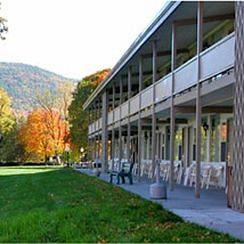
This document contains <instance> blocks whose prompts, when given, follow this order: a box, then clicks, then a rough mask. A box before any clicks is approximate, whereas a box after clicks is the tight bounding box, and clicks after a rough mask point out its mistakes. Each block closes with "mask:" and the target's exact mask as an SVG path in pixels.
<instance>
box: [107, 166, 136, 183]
mask: <svg viewBox="0 0 244 244" xmlns="http://www.w3.org/2000/svg"><path fill="white" fill-rule="evenodd" d="M133 166H134V163H123V164H122V169H121V170H120V171H111V172H109V176H110V183H113V177H114V176H116V177H117V182H116V183H117V184H118V185H119V184H120V178H121V180H122V184H125V177H127V178H128V179H129V183H130V185H132V184H133V178H132V169H133Z"/></svg>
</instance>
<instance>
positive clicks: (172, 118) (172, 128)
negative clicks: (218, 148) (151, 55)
mask: <svg viewBox="0 0 244 244" xmlns="http://www.w3.org/2000/svg"><path fill="white" fill-rule="evenodd" d="M171 42H172V43H171V44H172V47H171V51H172V53H171V71H172V84H171V108H170V179H169V185H170V190H171V191H172V190H174V156H175V155H174V147H175V108H174V79H175V78H174V76H175V74H174V70H175V63H176V26H175V24H174V23H173V24H172V38H171Z"/></svg>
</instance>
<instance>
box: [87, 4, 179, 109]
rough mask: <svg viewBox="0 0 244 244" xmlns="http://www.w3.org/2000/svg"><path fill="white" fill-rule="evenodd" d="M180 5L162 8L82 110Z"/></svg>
mask: <svg viewBox="0 0 244 244" xmlns="http://www.w3.org/2000/svg"><path fill="white" fill-rule="evenodd" d="M181 3H182V1H169V2H167V3H166V4H165V5H164V6H163V8H162V10H161V11H160V13H159V14H158V16H157V17H156V18H155V19H154V20H153V21H152V23H151V24H150V25H149V26H148V27H147V28H146V30H145V31H144V32H142V33H141V34H140V35H139V36H138V37H137V39H136V40H135V41H134V42H133V43H132V45H131V46H130V47H129V49H128V50H127V51H126V52H125V54H124V55H123V56H122V57H121V58H120V60H119V61H118V62H117V64H116V65H115V66H114V67H113V69H112V70H111V72H110V74H109V75H108V76H107V78H106V79H105V80H104V81H103V82H102V83H100V84H99V85H98V87H97V88H96V89H95V91H94V92H93V93H92V94H91V95H90V96H89V98H88V99H87V100H86V102H85V103H84V104H83V109H84V110H86V109H88V107H89V106H90V104H91V103H92V102H93V101H94V99H95V98H96V97H97V96H98V95H99V94H100V93H102V92H103V90H104V89H105V87H106V86H107V85H108V84H109V83H110V81H111V80H112V79H113V78H114V77H115V76H116V75H117V74H118V73H119V71H120V70H121V69H122V68H123V67H124V65H126V63H128V62H129V61H130V60H131V58H132V57H133V56H134V55H135V54H136V53H137V52H138V51H139V49H140V48H141V46H142V45H143V44H144V43H145V42H146V41H147V40H148V39H149V38H150V37H151V36H152V35H153V33H154V32H155V31H156V30H157V29H158V28H159V27H160V26H161V25H162V24H163V22H164V21H165V20H166V19H167V18H168V17H169V16H170V15H171V14H172V13H173V12H174V11H175V10H176V8H177V7H178V6H179V5H180V4H181Z"/></svg>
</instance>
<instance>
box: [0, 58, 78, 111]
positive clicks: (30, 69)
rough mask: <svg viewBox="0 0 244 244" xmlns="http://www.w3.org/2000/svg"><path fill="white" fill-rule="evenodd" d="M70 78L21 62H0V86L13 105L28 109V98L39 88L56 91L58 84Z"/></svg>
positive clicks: (19, 108)
mask: <svg viewBox="0 0 244 244" xmlns="http://www.w3.org/2000/svg"><path fill="white" fill-rule="evenodd" d="M67 80H69V81H70V82H72V83H75V80H72V79H68V78H65V77H63V76H60V75H58V74H55V73H53V72H50V71H47V70H44V69H41V68H39V67H36V66H32V65H27V64H21V63H3V62H0V87H1V88H3V89H4V90H5V91H7V93H8V94H9V96H10V97H11V98H12V103H13V107H14V108H15V109H18V110H28V109H29V103H28V102H27V101H26V100H27V98H28V97H29V96H30V95H31V94H33V93H35V92H36V91H37V90H39V91H42V90H49V91H51V92H53V93H56V91H57V86H58V84H60V83H62V82H63V81H67Z"/></svg>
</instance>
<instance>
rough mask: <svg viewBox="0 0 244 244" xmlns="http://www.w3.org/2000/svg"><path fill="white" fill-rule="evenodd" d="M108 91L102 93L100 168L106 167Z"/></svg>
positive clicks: (104, 169) (104, 168)
mask: <svg viewBox="0 0 244 244" xmlns="http://www.w3.org/2000/svg"><path fill="white" fill-rule="evenodd" d="M107 122H108V92H107V91H105V92H104V93H103V95H102V170H103V172H105V171H106V170H107V168H108V128H107Z"/></svg>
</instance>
